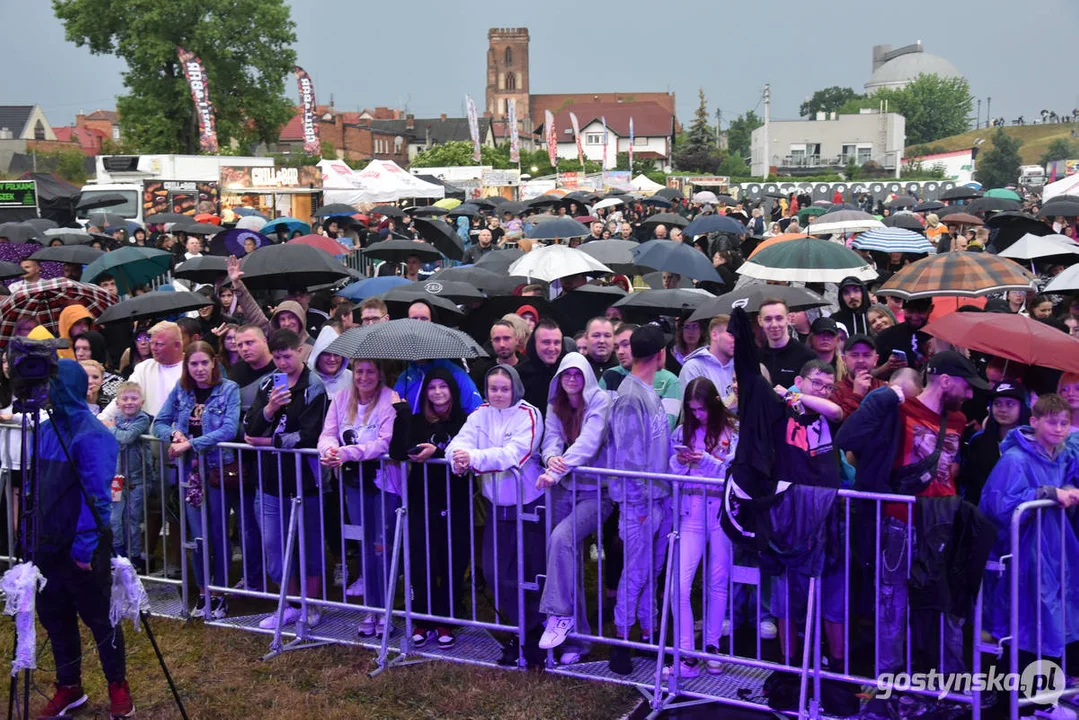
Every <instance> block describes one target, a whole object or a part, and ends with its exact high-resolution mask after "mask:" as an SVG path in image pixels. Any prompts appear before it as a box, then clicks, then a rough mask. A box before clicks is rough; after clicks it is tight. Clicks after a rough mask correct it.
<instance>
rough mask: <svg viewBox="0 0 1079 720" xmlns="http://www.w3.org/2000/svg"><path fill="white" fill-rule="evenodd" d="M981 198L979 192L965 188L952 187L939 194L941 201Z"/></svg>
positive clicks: (980, 192)
mask: <svg viewBox="0 0 1079 720" xmlns="http://www.w3.org/2000/svg"><path fill="white" fill-rule="evenodd" d="M981 196H982V191H981V190H975V189H974V188H969V187H966V186H960V187H954V188H952V189H951V190H945V191H944V192H942V193H941V194H940V199H941V200H970V199H972V198H980V197H981Z"/></svg>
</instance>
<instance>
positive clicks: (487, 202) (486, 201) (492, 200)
mask: <svg viewBox="0 0 1079 720" xmlns="http://www.w3.org/2000/svg"><path fill="white" fill-rule="evenodd" d="M469 202H470V203H472V204H473V205H475V206H476V207H478V208H480V209H481V210H494V209H495V208H496V207H497V206H499V205H501V204H502V203H503V202H505V199H504V198H501V197H499V196H497V195H495V196H493V197H485V198H475V199H473V200H469Z"/></svg>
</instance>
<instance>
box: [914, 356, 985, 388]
mask: <svg viewBox="0 0 1079 720" xmlns="http://www.w3.org/2000/svg"><path fill="white" fill-rule="evenodd" d="M926 370H927V372H928V373H929V374H930V375H951V376H952V377H957V378H963V379H964V380H966V381H967V382H968V383H969V384H970V386H971V387H972V388H977V389H979V390H988V389H989V383H987V382H986V381H985V380H984V379H982V376H981V375H979V374H978V371H977V369H975V367H974V363H972V362H971V361H970V359H969V358H966V357H963V356H962V355H960V354H959V353H957V352H956V351H955V350H945V351H944V352H939V353H937V354H936V355H934V356H933V357H931V358H929V363H928V365H927V366H926Z"/></svg>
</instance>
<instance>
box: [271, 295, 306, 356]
mask: <svg viewBox="0 0 1079 720" xmlns="http://www.w3.org/2000/svg"><path fill="white" fill-rule="evenodd" d="M283 312H289V313H292V314H293V315H295V316H296V317H298V318H299V319H300V332H299V335H300V341H301V342H303V344H302V345H300V358H301V359H302V360H303V361H304V362H307V358H308V357H310V355H311V348H312V346H313V345H314V344H315V341H314V340H312V339H311V336H310V335H308V334H307V313H306V312H304V309H303V305H300V303H298V302H296V301H295V300H285V301H284V302H282V303H281V304H280V305H278V306H277V307H276V308H275V309H274V311H273V315H271V316H270V331H271V332H273V331H274V330H277V329H278V328H280V327H281V320H280V318H281V313H283Z"/></svg>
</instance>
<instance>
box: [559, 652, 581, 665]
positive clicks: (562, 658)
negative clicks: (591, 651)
mask: <svg viewBox="0 0 1079 720" xmlns="http://www.w3.org/2000/svg"><path fill="white" fill-rule="evenodd" d="M587 654H588V653H582V652H578V651H577V650H570V651H568V652H564V653H562V654H561V655H559V656H558V664H559V665H576V664H577V663H579V662H581V660H583V659H584V658H585V656H586V655H587Z"/></svg>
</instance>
